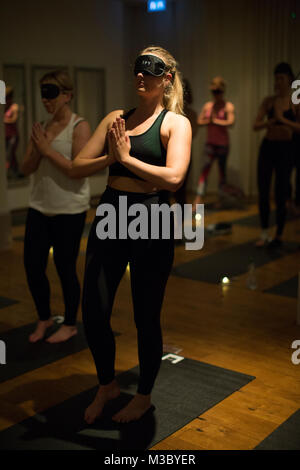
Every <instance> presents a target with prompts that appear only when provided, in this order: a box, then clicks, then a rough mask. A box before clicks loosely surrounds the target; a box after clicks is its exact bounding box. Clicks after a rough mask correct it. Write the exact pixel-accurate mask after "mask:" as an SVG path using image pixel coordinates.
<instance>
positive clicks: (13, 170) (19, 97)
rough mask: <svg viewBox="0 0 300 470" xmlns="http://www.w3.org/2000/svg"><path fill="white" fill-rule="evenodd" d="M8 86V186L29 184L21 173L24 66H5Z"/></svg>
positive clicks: (23, 148)
mask: <svg viewBox="0 0 300 470" xmlns="http://www.w3.org/2000/svg"><path fill="white" fill-rule="evenodd" d="M3 77H4V81H5V84H6V89H5V95H6V104H5V108H4V129H5V149H6V170H7V179H8V185H9V186H10V187H11V186H15V185H17V186H19V185H24V184H28V183H29V180H28V178H24V175H23V174H22V173H21V172H20V165H21V161H22V159H23V155H24V151H25V146H26V113H25V109H26V92H25V90H26V84H25V68H24V66H23V65H8V64H4V66H3Z"/></svg>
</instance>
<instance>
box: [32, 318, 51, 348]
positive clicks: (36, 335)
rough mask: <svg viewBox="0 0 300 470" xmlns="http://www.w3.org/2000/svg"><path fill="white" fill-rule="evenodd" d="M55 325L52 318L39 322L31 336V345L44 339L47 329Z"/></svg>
mask: <svg viewBox="0 0 300 470" xmlns="http://www.w3.org/2000/svg"><path fill="white" fill-rule="evenodd" d="M52 325H53V320H52V319H51V318H50V319H49V320H39V321H38V323H37V325H36V329H35V330H34V332H33V333H31V335H30V336H29V341H30V343H36V342H37V341H40V340H41V339H43V338H44V336H45V333H46V330H47V328H49V327H50V326H52Z"/></svg>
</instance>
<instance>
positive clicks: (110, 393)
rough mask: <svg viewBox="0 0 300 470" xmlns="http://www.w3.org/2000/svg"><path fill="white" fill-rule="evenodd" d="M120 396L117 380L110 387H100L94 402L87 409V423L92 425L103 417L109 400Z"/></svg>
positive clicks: (85, 417) (85, 416) (85, 415)
mask: <svg viewBox="0 0 300 470" xmlns="http://www.w3.org/2000/svg"><path fill="white" fill-rule="evenodd" d="M119 395H120V387H119V385H118V383H117V381H116V380H113V381H112V382H111V383H110V384H108V385H100V387H99V389H98V392H97V395H96V397H95V399H94V401H92V403H91V404H90V406H88V407H87V409H86V410H85V414H84V419H85V421H86V422H87V423H88V424H92V423H93V422H94V421H95V419H96V418H98V417H99V416H100V415H101V413H102V410H103V408H104V405H105V404H106V403H107V402H108V401H109V400H113V399H114V398H117V397H118V396H119Z"/></svg>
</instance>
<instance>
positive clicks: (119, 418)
mask: <svg viewBox="0 0 300 470" xmlns="http://www.w3.org/2000/svg"><path fill="white" fill-rule="evenodd" d="M151 406H152V404H151V395H141V394H140V393H137V394H136V395H135V396H134V397H133V399H132V400H131V401H130V402H129V403H128V405H126V406H125V407H124V408H122V409H121V411H119V412H118V413H116V414H115V415H114V416H113V418H112V419H113V421H116V422H117V423H129V422H130V421H137V420H138V419H140V418H141V417H142V416H143V415H144V414H145V413H146V411H148V410H149V408H151Z"/></svg>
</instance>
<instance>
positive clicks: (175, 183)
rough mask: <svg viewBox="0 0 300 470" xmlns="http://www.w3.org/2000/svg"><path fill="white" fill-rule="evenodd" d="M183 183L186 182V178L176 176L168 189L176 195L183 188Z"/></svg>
mask: <svg viewBox="0 0 300 470" xmlns="http://www.w3.org/2000/svg"><path fill="white" fill-rule="evenodd" d="M183 182H184V178H181V177H179V176H174V177H173V178H172V180H171V181H170V182H169V184H168V188H166V189H168V190H169V191H171V192H172V193H176V191H178V189H180V188H181V186H182V185H183Z"/></svg>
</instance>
